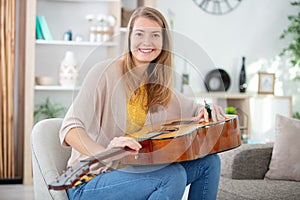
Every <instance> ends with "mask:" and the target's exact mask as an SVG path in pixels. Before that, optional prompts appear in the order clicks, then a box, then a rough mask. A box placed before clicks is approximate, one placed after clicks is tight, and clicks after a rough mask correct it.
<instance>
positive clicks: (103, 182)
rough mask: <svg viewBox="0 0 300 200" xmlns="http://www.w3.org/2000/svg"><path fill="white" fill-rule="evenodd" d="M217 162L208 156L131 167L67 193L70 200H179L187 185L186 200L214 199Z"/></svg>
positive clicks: (217, 174)
mask: <svg viewBox="0 0 300 200" xmlns="http://www.w3.org/2000/svg"><path fill="white" fill-rule="evenodd" d="M219 179H220V158H219V156H218V155H217V154H213V155H208V156H206V157H204V158H200V159H197V160H193V161H186V162H180V163H172V164H169V165H152V166H131V167H128V168H124V169H122V170H115V171H112V172H109V173H103V174H100V175H98V176H96V177H95V178H93V179H92V180H91V181H89V182H87V183H84V184H82V185H81V186H79V187H75V188H71V189H68V191H67V192H68V196H69V199H70V200H73V199H74V200H79V199H80V200H85V199H88V200H93V199H95V200H96V199H97V200H100V199H101V200H107V199H111V200H119V199H126V200H127V199H130V200H134V199H136V200H145V199H149V200H152V199H156V200H163V199H170V200H176V199H178V200H180V199H181V198H182V196H183V193H184V190H185V187H186V186H187V185H189V184H191V185H190V190H189V199H197V200H199V199H206V200H213V199H216V196H217V192H218V185H219Z"/></svg>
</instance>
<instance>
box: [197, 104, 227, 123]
mask: <svg viewBox="0 0 300 200" xmlns="http://www.w3.org/2000/svg"><path fill="white" fill-rule="evenodd" d="M208 105H209V107H210V110H211V119H212V120H213V121H214V122H215V121H219V120H223V119H224V118H226V114H225V113H224V111H223V109H222V108H221V107H220V106H218V105H215V104H212V103H210V104H208ZM203 120H204V121H205V122H209V113H208V111H207V109H206V108H205V106H202V107H201V109H200V114H199V115H198V116H197V117H194V118H193V121H203Z"/></svg>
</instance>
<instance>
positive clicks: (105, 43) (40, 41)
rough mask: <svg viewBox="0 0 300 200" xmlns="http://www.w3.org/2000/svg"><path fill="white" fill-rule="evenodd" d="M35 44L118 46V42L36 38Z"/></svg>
mask: <svg viewBox="0 0 300 200" xmlns="http://www.w3.org/2000/svg"><path fill="white" fill-rule="evenodd" d="M36 44H37V45H61V46H93V47H97V46H102V47H114V46H118V42H101V43H100V42H88V41H82V42H76V41H64V40H37V41H36Z"/></svg>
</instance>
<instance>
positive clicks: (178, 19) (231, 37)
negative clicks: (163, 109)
mask: <svg viewBox="0 0 300 200" xmlns="http://www.w3.org/2000/svg"><path fill="white" fill-rule="evenodd" d="M157 8H158V9H159V10H161V11H162V13H163V14H164V15H165V16H166V17H167V18H168V19H170V15H169V11H170V10H171V11H172V12H173V13H174V17H173V18H174V28H173V30H174V31H176V32H178V33H181V34H183V35H185V36H186V37H188V38H190V39H191V40H193V41H194V42H195V43H197V44H198V45H199V46H201V47H202V48H203V49H204V50H205V51H206V52H207V54H208V55H209V56H210V57H211V59H212V60H213V62H214V63H215V65H216V67H220V68H223V69H225V70H226V71H227V72H228V73H229V74H230V77H231V80H232V84H231V86H230V88H229V91H231V92H237V91H238V76H239V71H240V66H241V57H242V56H246V64H247V66H249V65H250V64H251V63H254V62H256V61H257V60H259V59H261V58H265V59H272V58H273V57H274V56H276V55H278V53H279V52H280V51H281V49H282V48H283V47H285V46H286V44H287V41H283V40H279V35H280V34H281V33H282V31H283V29H285V28H286V27H287V25H288V23H289V21H288V19H287V16H288V15H289V14H295V13H296V12H297V10H296V9H295V8H293V7H292V6H291V5H290V3H289V1H283V0H264V1H262V0H243V1H242V2H241V4H240V5H239V7H237V9H236V10H234V11H233V12H231V13H229V14H226V15H221V16H215V15H211V14H207V13H205V12H204V11H202V10H201V9H200V8H199V7H197V5H196V4H195V3H194V2H193V0H187V1H182V0H172V3H170V1H167V0H158V1H157ZM175 42H176V41H175ZM190 50H191V51H193V49H190ZM246 70H248V71H250V69H249V68H247V69H246ZM255 73H256V72H255ZM202 89H203V87H202ZM202 89H201V90H202Z"/></svg>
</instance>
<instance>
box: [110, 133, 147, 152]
mask: <svg viewBox="0 0 300 200" xmlns="http://www.w3.org/2000/svg"><path fill="white" fill-rule="evenodd" d="M115 147H121V148H124V147H128V148H130V149H132V150H134V151H135V152H136V153H137V152H138V151H139V150H140V149H141V148H142V145H141V144H140V143H138V142H137V141H136V140H135V139H133V138H131V137H126V136H120V137H114V138H113V139H112V140H111V141H110V143H109V144H108V146H107V149H112V148H115Z"/></svg>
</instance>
